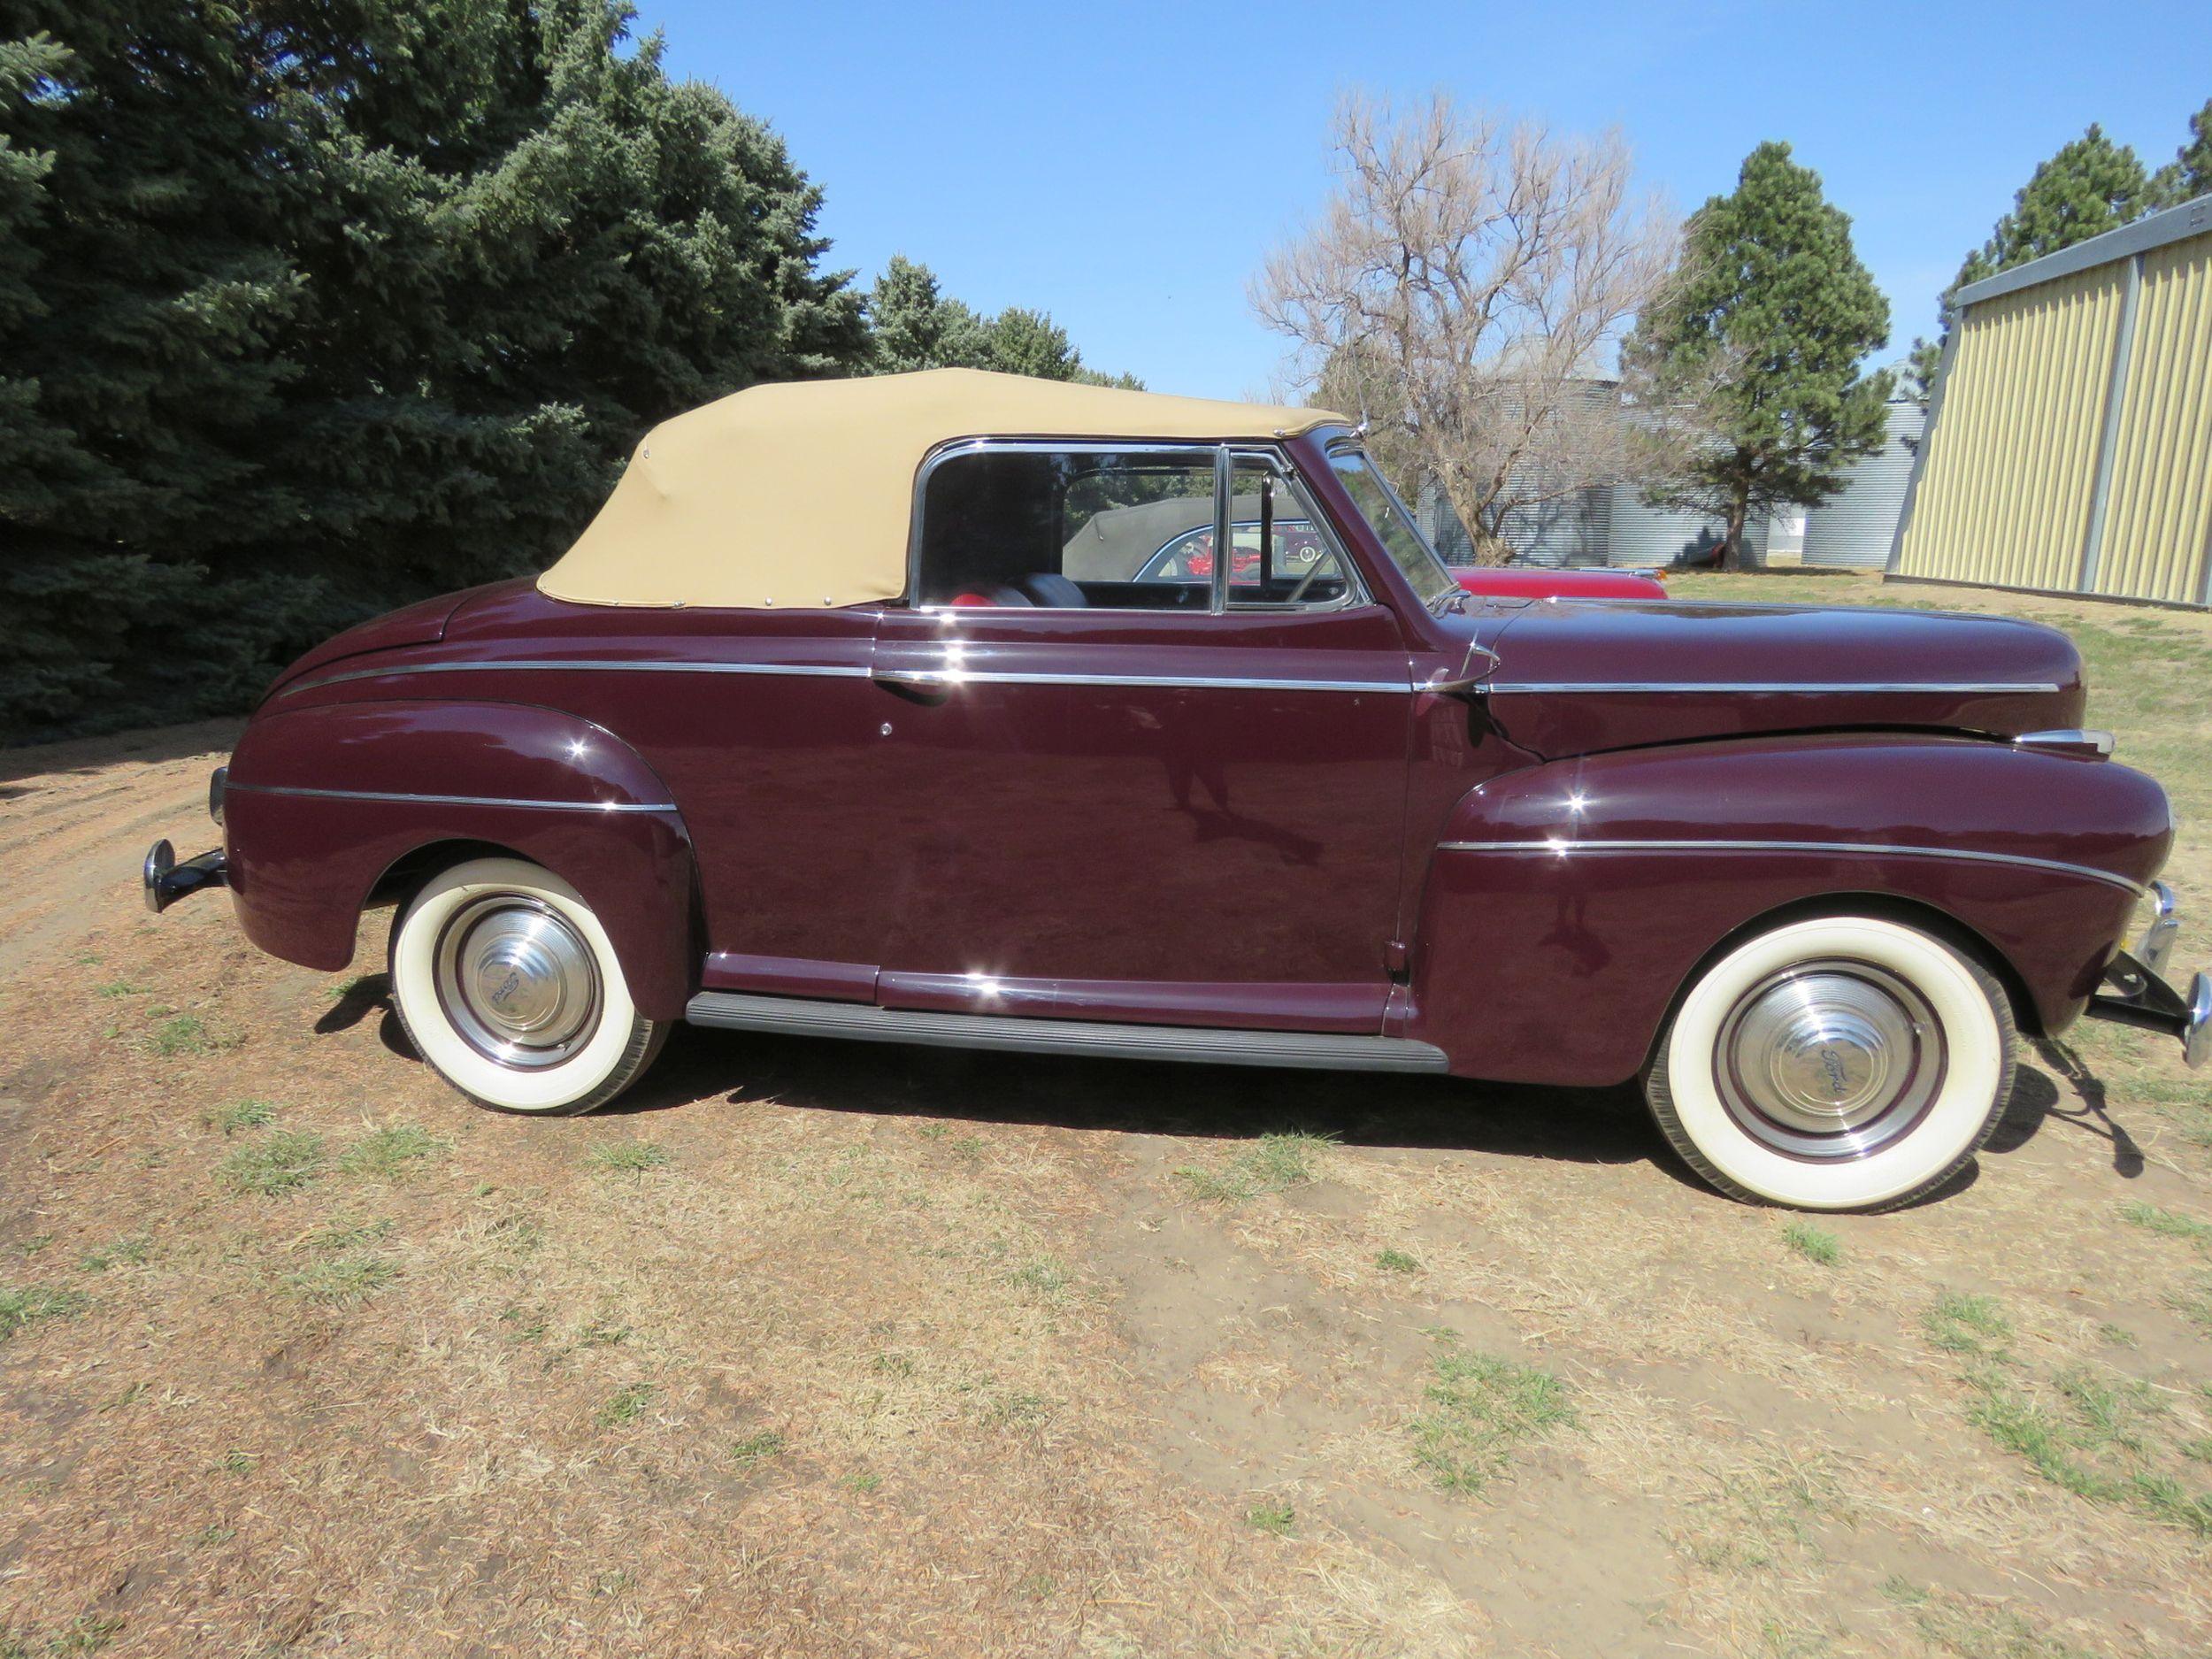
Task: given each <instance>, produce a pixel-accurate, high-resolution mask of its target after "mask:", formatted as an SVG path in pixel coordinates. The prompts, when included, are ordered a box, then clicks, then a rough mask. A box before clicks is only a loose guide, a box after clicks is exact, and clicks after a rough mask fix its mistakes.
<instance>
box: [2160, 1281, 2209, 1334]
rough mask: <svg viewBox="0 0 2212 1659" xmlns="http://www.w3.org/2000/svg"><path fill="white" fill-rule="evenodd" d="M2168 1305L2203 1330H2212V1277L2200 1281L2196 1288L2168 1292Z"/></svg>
mask: <svg viewBox="0 0 2212 1659" xmlns="http://www.w3.org/2000/svg"><path fill="white" fill-rule="evenodd" d="M2165 1302H2166V1305H2167V1306H2168V1307H2169V1308H2171V1309H2172V1310H2174V1311H2175V1312H2176V1313H2177V1314H2179V1315H2180V1316H2181V1317H2183V1318H2185V1319H2186V1320H2188V1322H2189V1323H2190V1324H2191V1325H2195V1326H2196V1327H2197V1328H2198V1329H2199V1330H2201V1331H2212V1279H2202V1280H2200V1281H2199V1282H2198V1285H2197V1287H2196V1288H2195V1289H2194V1290H2171V1291H2168V1292H2167V1293H2166V1297H2165Z"/></svg>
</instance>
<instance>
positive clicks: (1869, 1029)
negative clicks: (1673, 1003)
mask: <svg viewBox="0 0 2212 1659" xmlns="http://www.w3.org/2000/svg"><path fill="white" fill-rule="evenodd" d="M1714 1062H1715V1064H1714V1074H1715V1078H1716V1080H1717V1083H1718V1084H1719V1087H1720V1094H1721V1100H1722V1102H1723V1103H1724V1105H1725V1106H1726V1107H1727V1109H1728V1112H1729V1115H1730V1116H1731V1117H1732V1118H1735V1120H1736V1121H1737V1123H1738V1124H1740V1125H1742V1127H1743V1128H1744V1129H1745V1130H1747V1132H1748V1133H1750V1134H1751V1135H1752V1136H1753V1137H1754V1138H1755V1139H1756V1140H1757V1141H1761V1142H1762V1143H1763V1144H1764V1145H1766V1146H1769V1147H1770V1148H1773V1149H1774V1150H1776V1151H1778V1152H1784V1153H1787V1154H1788V1155H1790V1156H1793V1157H1801V1158H1851V1157H1864V1156H1867V1155H1868V1154H1870V1153H1871V1152H1874V1151H1877V1150H1878V1149H1880V1148H1882V1147H1884V1146H1886V1145H1888V1144H1889V1143H1890V1142H1891V1141H1894V1140H1896V1139H1897V1138H1898V1137H1899V1136H1900V1135H1902V1134H1904V1133H1907V1132H1908V1131H1909V1130H1910V1129H1911V1128H1912V1127H1913V1125H1915V1124H1916V1123H1918V1122H1919V1121H1920V1119H1921V1118H1922V1117H1923V1116H1924V1114H1925V1113H1926V1111H1927V1110H1928V1107H1929V1105H1930V1104H1931V1103H1932V1102H1933V1101H1934V1099H1935V1096H1936V1093H1937V1091H1938V1089H1939V1088H1940V1087H1941V1086H1942V1082H1943V1067H1944V1045H1943V1030H1942V1026H1941V1025H1940V1024H1939V1022H1938V1020H1937V1019H1936V1017H1935V1012H1934V1010H1932V1009H1931V1008H1930V1007H1929V1006H1928V1002H1927V999H1926V998H1925V997H1924V996H1922V995H1920V993H1919V992H1918V991H1916V989H1914V988H1913V987H1912V986H1910V985H1909V984H1908V983H1907V982H1906V981H1904V980H1903V979H1899V978H1898V977H1897V976H1896V975H1894V974H1893V973H1890V972H1887V971H1886V970H1885V969H1881V968H1878V967H1875V966H1873V965H1872V964H1868V963H1858V962H1816V963H1806V964H1801V965H1800V966H1798V967H1795V968H1792V969H1789V970H1788V971H1786V972H1782V973H1778V974H1775V975H1773V976H1772V977H1770V978H1769V979H1766V980H1764V981H1763V982H1762V983H1761V984H1759V985H1756V986H1754V987H1752V988H1751V990H1750V991H1748V992H1747V993H1746V994H1745V995H1744V996H1742V997H1741V998H1740V999H1739V1000H1738V1002H1737V1003H1736V1006H1735V1007H1734V1008H1733V1009H1732V1010H1730V1011H1729V1015H1728V1018H1726V1019H1725V1020H1724V1021H1723V1022H1722V1025H1721V1030H1720V1038H1719V1041H1718V1043H1717V1050H1716V1053H1715V1055H1714Z"/></svg>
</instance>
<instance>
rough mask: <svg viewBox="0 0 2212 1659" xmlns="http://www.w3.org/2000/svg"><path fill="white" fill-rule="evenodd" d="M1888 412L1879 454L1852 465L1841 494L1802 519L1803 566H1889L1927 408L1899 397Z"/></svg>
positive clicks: (1837, 567)
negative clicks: (1886, 427) (1892, 544)
mask: <svg viewBox="0 0 2212 1659" xmlns="http://www.w3.org/2000/svg"><path fill="white" fill-rule="evenodd" d="M1886 412H1887V414H1888V417H1889V434H1888V437H1887V439H1886V441H1885V442H1884V443H1883V445H1882V449H1881V451H1880V453H1879V454H1877V455H1870V456H1868V457H1866V458H1865V459H1864V460H1863V461H1860V462H1859V463H1857V464H1856V465H1854V466H1853V467H1852V468H1851V470H1850V472H1848V473H1847V474H1846V475H1845V480H1844V486H1843V488H1842V489H1841V491H1839V493H1838V494H1836V495H1832V496H1831V497H1830V498H1829V499H1828V500H1826V501H1824V502H1823V503H1821V504H1820V505H1819V506H1817V507H1816V508H1814V509H1813V510H1812V511H1810V512H1809V513H1808V514H1807V515H1806V517H1805V563H1806V564H1808V565H1826V566H1829V567H1831V568H1834V569H1853V570H1879V569H1881V568H1882V566H1883V565H1886V564H1887V563H1888V562H1889V549H1890V543H1891V542H1893V541H1895V540H1896V538H1897V515H1898V514H1899V513H1900V512H1901V511H1903V508H1904V505H1905V487H1906V486H1907V485H1908V484H1909V483H1911V482H1912V464H1913V457H1914V454H1915V452H1916V448H1917V446H1918V444H1919V442H1920V434H1921V432H1922V430H1923V429H1924V427H1925V426H1926V425H1927V422H1928V411H1927V406H1926V405H1925V404H1923V403H1916V402H1915V401H1913V400H1912V399H1910V398H1903V397H1901V398H1894V399H1892V400H1891V403H1890V405H1889V408H1888V410H1887V411H1886Z"/></svg>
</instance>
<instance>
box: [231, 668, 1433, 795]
mask: <svg viewBox="0 0 2212 1659" xmlns="http://www.w3.org/2000/svg"><path fill="white" fill-rule="evenodd" d="M510 668H517V669H545V670H553V671H559V670H568V669H580V670H587V671H602V672H637V673H663V674H788V675H804V676H811V677H815V678H827V679H838V680H871V679H872V680H882V681H893V682H895V683H897V684H901V685H911V686H926V687H931V688H938V687H944V688H949V687H955V686H961V685H998V686H1152V687H1164V688H1166V689H1169V690H1187V691H1219V690H1231V691H1410V690H1412V689H1413V684H1412V679H1411V676H1410V675H1409V676H1408V677H1407V678H1406V679H1404V680H1263V679H1240V678H1239V677H1237V676H1235V675H1232V674H1224V675H1191V674H1068V673H1018V672H997V671H994V670H989V669H976V670H968V669H960V670H954V669H933V668H918V669H908V668H893V669H880V668H876V669H872V668H867V667H864V666H861V665H858V664H853V665H847V664H828V663H714V662H698V663H695V662H672V661H669V660H666V659H664V658H646V659H641V660H638V661H634V662H609V661H604V660H601V659H598V658H590V657H586V658H579V659H575V660H568V659H557V658H552V657H529V658H514V659H510V660H507V661H488V662H478V663H406V664H397V665H396V666H394V667H390V668H360V669H355V670H353V671H352V672H349V673H343V674H332V675H329V676H327V677H326V678H324V679H321V680H300V681H298V682H297V683H296V684H294V685H289V686H287V687H284V689H283V690H282V691H280V692H279V693H278V694H277V695H279V696H283V695H287V694H288V693H290V692H294V691H302V690H305V689H307V688H308V687H313V686H335V685H338V684H340V683H342V681H345V680H381V679H383V678H385V677H386V676H388V675H396V674H456V673H493V672H498V671H500V670H503V669H510ZM237 787H244V786H243V785H239V786H237Z"/></svg>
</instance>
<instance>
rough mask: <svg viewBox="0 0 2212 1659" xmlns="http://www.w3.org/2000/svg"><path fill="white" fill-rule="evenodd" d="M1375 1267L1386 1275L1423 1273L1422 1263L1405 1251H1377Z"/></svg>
mask: <svg viewBox="0 0 2212 1659" xmlns="http://www.w3.org/2000/svg"><path fill="white" fill-rule="evenodd" d="M1375 1265H1376V1266H1377V1267H1379V1268H1380V1269H1382V1271H1384V1272H1386V1273H1417V1272H1419V1271H1421V1263H1418V1262H1417V1261H1415V1260H1414V1259H1413V1257H1411V1256H1408V1255H1407V1254H1406V1253H1405V1252H1404V1251H1403V1250H1378V1251H1376V1252H1375Z"/></svg>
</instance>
